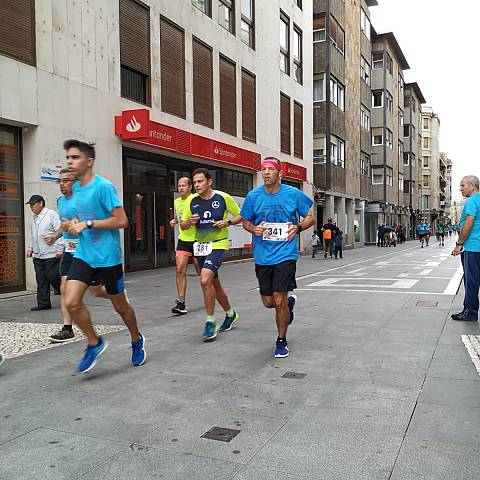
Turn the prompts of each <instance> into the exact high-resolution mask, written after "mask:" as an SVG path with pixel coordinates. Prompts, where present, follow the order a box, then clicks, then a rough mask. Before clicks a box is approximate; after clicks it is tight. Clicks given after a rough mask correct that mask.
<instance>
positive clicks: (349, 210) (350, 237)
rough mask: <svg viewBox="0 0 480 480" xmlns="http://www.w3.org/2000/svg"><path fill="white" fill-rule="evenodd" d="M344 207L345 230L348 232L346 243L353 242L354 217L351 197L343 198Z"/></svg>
mask: <svg viewBox="0 0 480 480" xmlns="http://www.w3.org/2000/svg"><path fill="white" fill-rule="evenodd" d="M345 208H346V214H347V225H346V226H345V229H346V230H345V231H346V232H347V233H348V244H349V245H352V246H353V245H354V244H355V232H354V228H353V219H354V218H355V202H354V201H353V200H352V199H351V198H347V199H346V200H345Z"/></svg>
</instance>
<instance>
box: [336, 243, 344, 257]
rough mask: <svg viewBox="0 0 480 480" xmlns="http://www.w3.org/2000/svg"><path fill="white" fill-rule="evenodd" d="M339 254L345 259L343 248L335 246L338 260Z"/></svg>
mask: <svg viewBox="0 0 480 480" xmlns="http://www.w3.org/2000/svg"><path fill="white" fill-rule="evenodd" d="M338 254H340V258H343V248H342V247H337V246H336V245H335V258H338Z"/></svg>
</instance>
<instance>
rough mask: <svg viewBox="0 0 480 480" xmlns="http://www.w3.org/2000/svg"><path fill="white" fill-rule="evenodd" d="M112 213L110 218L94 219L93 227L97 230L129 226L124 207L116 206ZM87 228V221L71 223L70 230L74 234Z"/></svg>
mask: <svg viewBox="0 0 480 480" xmlns="http://www.w3.org/2000/svg"><path fill="white" fill-rule="evenodd" d="M110 214H111V215H112V216H111V217H110V218H105V219H104V220H94V219H92V220H93V227H92V228H96V229H97V230H117V229H119V228H126V227H127V226H128V218H127V214H126V213H125V209H124V208H123V207H117V208H114V209H113V210H112V211H111V212H110ZM86 228H87V224H86V222H78V223H73V222H71V223H70V228H69V229H68V231H69V232H70V233H71V234H72V235H78V234H79V233H81V232H83V231H84V230H85V229H86Z"/></svg>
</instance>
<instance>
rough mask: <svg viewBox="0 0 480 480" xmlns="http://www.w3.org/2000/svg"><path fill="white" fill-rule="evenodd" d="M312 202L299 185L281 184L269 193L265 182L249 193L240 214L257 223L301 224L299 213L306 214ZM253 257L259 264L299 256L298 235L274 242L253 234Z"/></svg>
mask: <svg viewBox="0 0 480 480" xmlns="http://www.w3.org/2000/svg"><path fill="white" fill-rule="evenodd" d="M312 205H313V200H312V199H311V198H309V197H307V195H305V194H304V193H303V192H302V191H301V190H299V189H298V188H295V187H291V186H290V185H284V184H280V190H279V191H278V192H277V193H267V192H266V191H265V188H264V186H263V185H261V186H260V187H257V188H255V189H254V190H252V191H250V192H249V193H248V195H247V198H246V199H245V202H244V204H243V207H242V210H241V212H240V215H241V216H242V217H243V218H244V219H245V220H248V221H249V222H251V223H253V225H255V226H256V225H259V224H260V223H262V222H272V223H288V222H291V223H294V224H297V223H298V221H299V218H298V217H299V216H300V217H306V216H307V215H308V212H309V211H310V208H311V207H312ZM253 257H254V259H255V263H256V264H257V265H277V264H279V263H281V262H284V261H286V260H296V259H297V258H298V238H294V239H293V240H291V241H288V240H286V241H275V242H274V241H270V240H264V239H263V238H262V237H261V236H257V235H253Z"/></svg>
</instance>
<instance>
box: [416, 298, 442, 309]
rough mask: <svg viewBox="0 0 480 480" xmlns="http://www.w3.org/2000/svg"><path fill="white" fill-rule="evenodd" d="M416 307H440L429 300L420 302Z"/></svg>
mask: <svg viewBox="0 0 480 480" xmlns="http://www.w3.org/2000/svg"><path fill="white" fill-rule="evenodd" d="M415 306H416V307H430V308H432V307H436V306H438V302H429V301H427V300H420V301H419V302H417V303H416V304H415Z"/></svg>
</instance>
